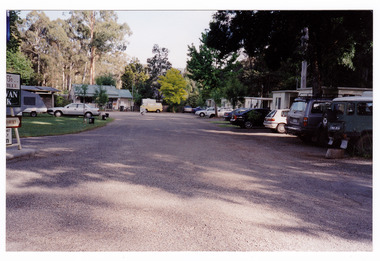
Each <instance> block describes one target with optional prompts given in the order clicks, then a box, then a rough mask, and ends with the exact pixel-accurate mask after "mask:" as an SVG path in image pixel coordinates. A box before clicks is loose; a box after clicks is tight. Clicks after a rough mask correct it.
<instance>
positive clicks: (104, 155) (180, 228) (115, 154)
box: [6, 112, 373, 252]
mask: <svg viewBox="0 0 380 261" xmlns="http://www.w3.org/2000/svg"><path fill="white" fill-rule="evenodd" d="M110 116H111V117H114V118H115V119H116V120H115V121H114V122H112V123H110V124H109V125H107V126H106V127H103V128H99V129H95V130H91V131H87V132H83V133H79V134H73V135H64V136H55V137H39V138H27V139H23V140H22V144H23V147H24V148H26V149H36V150H37V152H36V155H35V157H33V158H30V159H23V160H9V161H8V162H7V165H6V171H7V173H6V250H7V251H249V252H257V251H271V252H273V251H355V252H357V251H365V252H366V251H372V250H373V245H372V223H373V220H372V214H373V211H372V160H369V159H362V158H345V159H335V160H334V159H326V158H325V157H324V155H325V153H326V149H325V148H319V147H314V146H311V145H307V144H303V143H302V142H301V141H299V140H298V139H297V138H296V137H294V136H291V135H284V134H276V133H272V132H271V131H270V130H267V129H261V128H258V129H252V130H243V129H236V128H232V127H226V126H220V125H221V124H218V123H215V121H220V119H219V120H215V119H202V118H199V117H195V116H194V115H193V114H182V113H179V114H171V113H160V114H157V113H148V114H146V115H143V116H142V115H140V114H138V113H132V112H113V113H111V115H110ZM213 122H214V123H213Z"/></svg>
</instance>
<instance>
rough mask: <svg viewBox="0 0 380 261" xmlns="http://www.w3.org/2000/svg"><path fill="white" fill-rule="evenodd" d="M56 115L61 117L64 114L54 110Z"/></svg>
mask: <svg viewBox="0 0 380 261" xmlns="http://www.w3.org/2000/svg"><path fill="white" fill-rule="evenodd" d="M54 116H55V117H61V116H62V112H60V111H56V112H54Z"/></svg>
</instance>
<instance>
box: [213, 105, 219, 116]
mask: <svg viewBox="0 0 380 261" xmlns="http://www.w3.org/2000/svg"><path fill="white" fill-rule="evenodd" d="M214 104H215V105H214V109H215V118H218V117H219V115H218V105H217V104H216V102H215V101H214Z"/></svg>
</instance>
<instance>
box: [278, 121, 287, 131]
mask: <svg viewBox="0 0 380 261" xmlns="http://www.w3.org/2000/svg"><path fill="white" fill-rule="evenodd" d="M276 130H277V132H278V133H285V131H286V130H285V124H283V123H280V124H278V125H277V128H276Z"/></svg>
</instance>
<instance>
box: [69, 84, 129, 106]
mask: <svg viewBox="0 0 380 261" xmlns="http://www.w3.org/2000/svg"><path fill="white" fill-rule="evenodd" d="M99 87H101V88H103V89H105V90H106V93H107V95H108V103H107V104H106V109H109V110H120V109H123V110H124V109H131V107H132V102H133V99H132V95H131V92H130V91H129V90H126V89H117V88H116V87H115V86H109V85H102V86H100V85H87V90H86V93H85V95H83V89H82V84H73V86H72V88H71V93H70V94H71V98H72V100H73V102H85V103H90V104H92V105H94V106H96V104H95V99H94V96H95V93H96V91H97V90H99Z"/></svg>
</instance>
